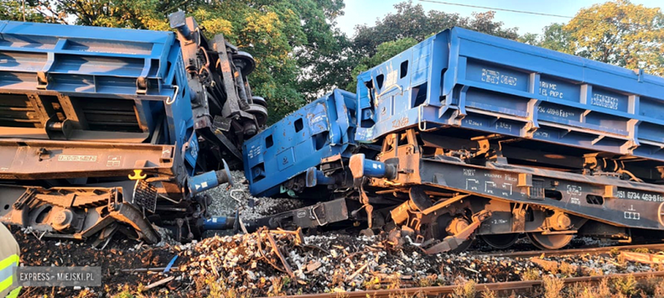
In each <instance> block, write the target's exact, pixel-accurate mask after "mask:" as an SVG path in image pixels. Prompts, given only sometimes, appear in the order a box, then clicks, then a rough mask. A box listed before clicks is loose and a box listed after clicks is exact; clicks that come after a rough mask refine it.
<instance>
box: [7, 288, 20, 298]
mask: <svg viewBox="0 0 664 298" xmlns="http://www.w3.org/2000/svg"><path fill="white" fill-rule="evenodd" d="M19 292H21V287H18V288H16V289H13V290H12V291H11V292H9V294H7V296H6V297H5V298H16V297H18V293H19Z"/></svg>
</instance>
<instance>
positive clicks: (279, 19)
mask: <svg viewBox="0 0 664 298" xmlns="http://www.w3.org/2000/svg"><path fill="white" fill-rule="evenodd" d="M5 2H7V3H9V1H5ZM33 2H35V3H34V4H35V5H34V11H35V13H37V14H38V15H40V16H42V17H44V16H45V17H49V18H50V19H48V20H51V21H58V22H61V23H68V22H71V21H72V20H73V22H74V23H75V24H79V25H91V26H104V27H121V28H139V29H151V30H170V28H169V24H168V20H167V15H168V14H169V13H172V12H175V11H177V10H183V11H185V12H187V13H188V14H189V15H193V16H194V17H195V18H196V20H197V22H198V23H199V24H200V25H201V26H203V27H205V28H206V32H207V34H208V37H212V36H213V35H215V34H218V33H223V34H224V36H226V38H227V39H228V40H229V41H230V42H232V43H234V44H236V45H237V46H238V47H239V48H240V49H242V50H244V51H247V52H249V53H251V54H252V55H253V56H254V58H255V60H256V70H255V71H254V73H253V74H252V75H251V76H250V78H249V80H250V82H251V84H252V87H253V89H254V90H253V91H254V93H255V94H256V95H261V96H264V97H265V98H266V99H267V100H268V109H269V113H270V119H269V120H268V121H270V122H273V121H274V120H278V119H281V118H282V117H283V116H284V115H285V114H287V113H289V112H291V111H293V110H295V109H297V108H299V107H300V106H301V105H302V104H304V103H305V96H304V95H303V94H308V93H311V92H308V91H310V90H319V89H321V88H330V87H331V86H333V85H334V84H335V82H345V81H344V80H340V79H338V80H337V81H330V80H327V79H322V78H324V77H325V75H327V76H328V77H334V78H341V77H342V76H341V75H339V74H338V73H337V74H335V73H334V72H330V71H328V72H327V73H325V74H323V73H324V70H325V69H335V68H334V65H335V63H337V62H336V61H337V60H338V59H337V58H338V57H339V56H338V55H340V53H342V52H343V49H344V48H343V46H344V45H345V44H348V41H347V40H345V38H346V37H345V36H343V35H341V34H339V32H335V31H334V30H333V29H332V27H333V24H334V19H335V18H336V17H337V16H339V15H340V14H342V9H343V7H344V4H343V1H342V0H275V1H271V0H224V1H219V0H188V1H182V0H95V1H89V0H51V1H36V0H35V1H33ZM0 3H2V4H4V2H0ZM5 6H6V7H7V9H6V10H7V11H8V13H6V14H15V12H14V11H15V10H16V9H17V8H16V5H15V3H14V4H11V3H9V4H7V5H5ZM2 8H4V7H2V6H0V9H2ZM0 12H2V10H0ZM37 21H39V20H37ZM340 41H341V42H340ZM346 68H349V67H348V66H347V67H346ZM307 71H309V73H307ZM348 71H349V70H348ZM319 74H323V75H319ZM331 74H334V75H331Z"/></svg>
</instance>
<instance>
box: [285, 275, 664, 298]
mask: <svg viewBox="0 0 664 298" xmlns="http://www.w3.org/2000/svg"><path fill="white" fill-rule="evenodd" d="M629 275H631V276H633V277H634V278H635V279H644V278H652V277H664V271H654V272H638V273H621V274H610V275H602V276H582V277H570V278H564V279H561V280H562V281H563V282H564V283H565V285H571V284H575V283H598V282H600V281H601V280H602V279H604V278H625V277H628V276H629ZM543 284H544V281H542V280H528V281H512V282H499V283H485V284H478V285H476V291H477V292H485V291H493V292H500V291H527V290H531V289H534V288H536V287H541V286H542V285H543ZM457 287H458V286H456V285H453V286H436V287H415V288H405V289H386V290H371V291H356V292H345V293H324V294H305V295H290V296H279V297H296V298H327V297H331V298H337V297H344V298H366V297H372V298H380V297H410V296H413V295H416V294H419V295H424V296H426V297H442V295H446V294H452V293H454V291H455V289H457ZM420 297H421V296H420Z"/></svg>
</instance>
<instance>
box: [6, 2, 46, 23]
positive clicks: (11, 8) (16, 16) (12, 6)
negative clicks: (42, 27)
mask: <svg viewBox="0 0 664 298" xmlns="http://www.w3.org/2000/svg"><path fill="white" fill-rule="evenodd" d="M38 7H39V1H38V0H25V1H22V0H19V1H16V0H0V19H2V20H11V21H27V22H44V21H46V16H45V15H44V14H43V13H42V12H40V11H39V10H38V9H37V8H38Z"/></svg>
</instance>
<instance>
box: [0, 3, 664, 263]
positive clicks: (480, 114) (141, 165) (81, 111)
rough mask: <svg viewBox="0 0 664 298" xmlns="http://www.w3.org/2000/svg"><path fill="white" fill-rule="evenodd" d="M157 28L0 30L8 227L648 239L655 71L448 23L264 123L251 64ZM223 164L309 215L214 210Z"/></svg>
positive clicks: (186, 26)
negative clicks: (351, 82)
mask: <svg viewBox="0 0 664 298" xmlns="http://www.w3.org/2000/svg"><path fill="white" fill-rule="evenodd" d="M170 21H171V26H172V27H173V28H174V29H176V32H156V31H138V30H128V29H108V30H107V31H104V32H105V33H104V36H100V31H99V29H97V28H91V27H80V26H67V27H66V28H65V27H64V26H61V25H54V24H32V25H31V26H24V24H25V23H18V22H4V25H3V27H2V28H0V33H2V36H1V38H2V40H3V42H4V43H3V46H1V47H0V53H1V54H2V55H5V56H7V57H11V58H12V61H15V62H13V63H10V64H8V65H5V66H4V67H2V68H0V72H2V75H1V76H0V108H2V109H3V110H6V111H9V112H8V113H7V114H6V115H7V116H6V117H3V118H0V195H1V197H0V202H1V203H2V205H4V208H2V209H3V210H1V211H0V217H1V218H2V220H3V221H4V222H7V223H12V224H18V225H22V226H26V227H28V226H29V227H33V228H35V229H38V230H42V231H44V233H45V234H46V235H47V236H48V237H56V238H74V239H85V238H91V237H97V238H98V239H99V241H101V240H107V239H109V238H110V237H111V236H112V235H113V234H114V233H116V232H122V233H124V234H126V235H128V236H130V237H133V238H138V239H141V240H143V241H146V242H148V243H154V242H158V241H159V235H158V234H157V233H156V232H155V230H154V228H153V224H155V225H159V226H163V227H166V228H168V229H170V230H172V231H173V234H174V235H175V236H176V237H175V238H176V239H177V240H180V241H189V240H192V239H195V238H198V237H200V235H202V233H203V231H204V230H205V229H206V228H214V229H219V228H233V227H235V228H237V226H238V224H241V225H242V226H243V228H245V229H246V230H249V231H250V230H255V229H258V228H259V227H262V226H268V227H270V228H278V227H279V228H294V227H299V228H319V227H326V228H331V229H332V228H346V227H349V226H351V225H352V226H360V227H361V228H362V229H363V231H362V233H364V234H375V233H377V232H384V233H385V235H388V237H392V238H395V239H396V240H399V239H403V238H405V237H409V238H410V239H412V241H414V242H416V243H418V244H419V245H420V246H421V247H422V248H423V249H424V250H425V251H426V252H427V253H430V254H434V253H439V252H444V251H462V250H465V249H467V248H468V247H469V246H470V245H471V244H472V241H474V240H475V239H481V240H482V241H484V242H486V243H487V244H488V245H490V246H492V247H494V248H496V249H505V248H509V247H510V246H511V245H512V244H514V243H515V242H516V241H517V240H518V239H519V238H520V237H521V236H525V237H527V238H528V239H529V240H530V242H532V243H533V244H534V245H535V246H537V247H539V248H541V249H546V250H555V249H560V248H562V247H565V246H566V245H568V244H569V243H570V241H571V240H572V239H573V238H574V237H577V236H584V237H585V236H587V237H596V238H609V239H614V240H619V241H623V242H635V241H652V242H662V241H663V239H664V150H662V149H663V148H664V134H662V133H661V131H663V130H664V118H663V117H662V116H661V115H663V114H664V96H663V95H662V94H664V79H662V78H660V77H656V76H651V75H647V74H643V73H642V72H637V73H635V72H632V71H629V70H626V69H623V68H619V67H615V66H610V65H606V64H602V63H598V62H593V61H590V60H587V59H582V58H579V57H574V56H570V55H566V54H562V53H557V52H553V51H550V50H545V49H541V48H537V47H534V46H530V45H526V44H521V43H518V42H515V41H510V40H505V39H501V38H498V37H494V36H489V35H484V34H480V33H477V32H473V31H469V30H465V29H461V28H452V29H449V30H445V31H443V32H440V33H438V34H436V35H434V36H432V37H430V38H428V39H426V40H424V41H423V42H421V43H419V44H417V45H415V46H414V47H412V48H410V49H408V50H406V51H404V52H402V53H400V54H398V55H396V56H395V57H393V58H391V59H389V60H388V61H385V62H384V63H382V64H380V65H378V66H376V67H374V68H372V69H370V70H368V71H366V72H364V73H361V74H360V75H359V76H358V78H357V79H358V83H357V89H356V90H355V93H352V92H348V91H343V90H339V89H335V90H333V91H332V92H331V93H329V94H327V95H325V96H323V97H321V98H319V99H317V100H315V101H313V102H311V103H309V104H307V105H306V106H304V107H302V108H301V109H299V110H297V111H295V112H293V113H292V114H290V115H288V116H286V117H285V118H284V119H282V120H280V121H278V122H277V123H275V124H273V125H272V126H269V127H267V125H266V121H267V102H266V100H265V99H263V98H261V97H259V96H255V95H254V94H253V93H252V90H251V87H250V85H249V82H248V79H247V76H248V75H249V74H250V73H251V72H252V71H253V70H254V69H255V67H256V62H255V61H254V59H253V58H252V56H251V55H250V54H248V53H246V52H242V51H240V50H238V49H237V47H235V46H233V45H232V44H230V43H228V42H227V41H226V40H225V39H224V37H223V36H222V35H218V36H215V37H214V38H213V39H211V40H210V39H207V38H206V37H205V36H204V35H203V34H202V33H201V29H200V28H199V27H198V25H197V24H196V22H195V21H194V20H193V18H185V16H184V13H182V12H179V13H174V14H172V15H171V16H170ZM105 30H106V29H105ZM117 45H121V46H117ZM82 57H85V58H82ZM35 65H36V66H35ZM230 168H243V169H244V173H245V176H246V178H247V180H248V183H249V190H250V192H251V194H252V195H254V196H256V197H292V198H297V199H299V200H302V201H303V202H304V204H305V205H306V207H304V208H300V209H296V210H289V211H285V212H281V213H279V214H272V215H269V216H267V217H264V218H252V219H244V220H243V219H242V214H240V215H239V219H238V218H232V219H231V218H210V216H209V214H208V212H207V211H208V205H209V203H210V200H213V199H215V198H210V197H208V196H206V195H205V194H204V191H205V190H207V189H210V188H213V187H216V186H218V185H220V184H224V183H227V182H230V183H232V181H230V180H231V179H230V178H231V176H230V173H229V169H230ZM210 223H215V224H210ZM219 223H224V224H219Z"/></svg>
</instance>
